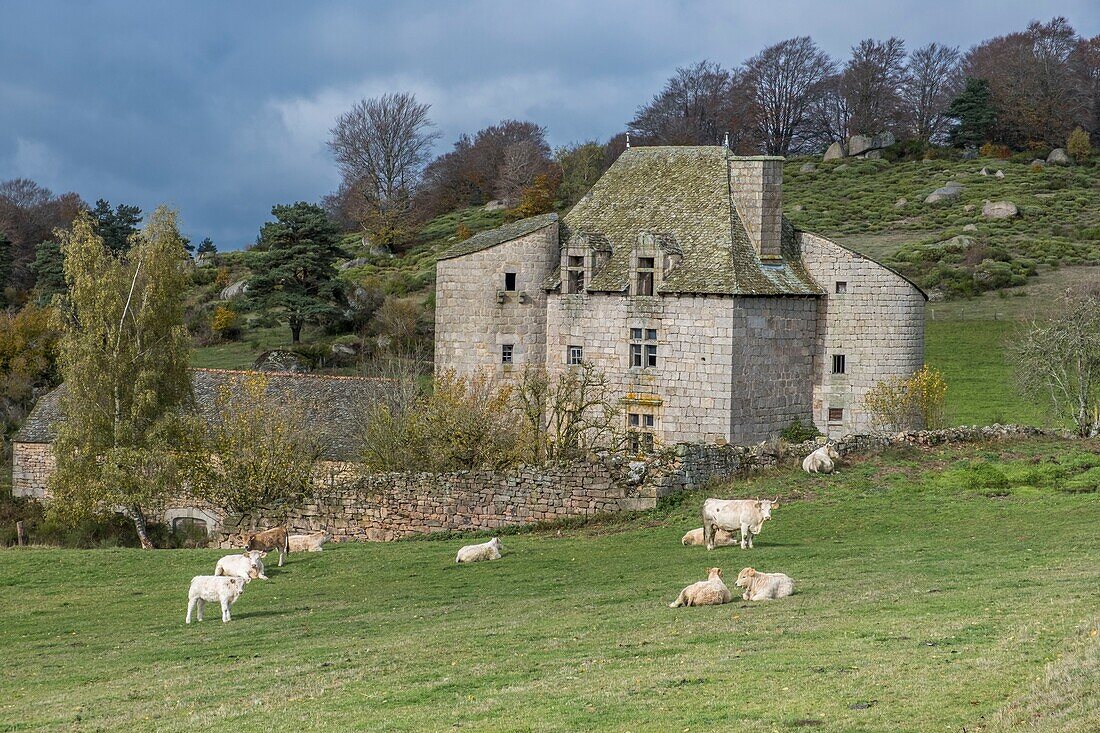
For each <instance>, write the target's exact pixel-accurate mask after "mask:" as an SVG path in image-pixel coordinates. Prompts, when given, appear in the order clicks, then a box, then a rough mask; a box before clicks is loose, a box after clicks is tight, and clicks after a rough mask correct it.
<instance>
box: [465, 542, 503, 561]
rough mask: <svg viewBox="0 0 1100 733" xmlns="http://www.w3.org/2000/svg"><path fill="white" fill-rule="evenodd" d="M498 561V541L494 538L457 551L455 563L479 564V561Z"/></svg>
mask: <svg viewBox="0 0 1100 733" xmlns="http://www.w3.org/2000/svg"><path fill="white" fill-rule="evenodd" d="M499 559H500V540H499V539H497V538H496V537H494V538H493V539H491V540H489V541H488V542H482V543H481V544H480V545H466V546H465V547H463V548H462V549H461V550H459V551H458V555H456V556H455V562H456V563H459V562H479V561H481V560H499Z"/></svg>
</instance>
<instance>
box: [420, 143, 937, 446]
mask: <svg viewBox="0 0 1100 733" xmlns="http://www.w3.org/2000/svg"><path fill="white" fill-rule="evenodd" d="M782 166H783V159H782V158H776V157H740V156H735V155H732V154H731V153H730V151H729V150H727V149H726V148H725V147H718V146H715V147H641V148H638V147H635V148H630V149H628V150H626V151H625V152H624V153H623V154H622V155H621V156H620V157H619V159H618V160H617V161H616V162H615V164H614V165H612V166H611V168H610V169H609V170H608V171H607V172H606V173H605V174H604V175H603V177H601V178H600V180H599V181H597V182H596V184H595V186H593V188H592V190H591V191H590V192H589V193H588V194H587V195H586V196H585V197H584V198H582V199H581V200H580V201H579V202H578V203H577V204H576V206H574V207H573V209H572V210H570V211H569V213H567V214H566V215H565V216H564V217H562V218H560V219H559V217H558V216H557V215H556V214H545V215H543V216H536V217H533V218H530V219H524V220H521V221H517V222H515V223H511V224H507V225H505V226H502V227H500V228H499V229H495V230H493V231H488V232H482V233H480V234H477V235H476V236H474V237H471V238H470V239H467V240H465V241H463V242H460V243H458V244H457V245H456V246H454V247H453V248H451V249H450V250H449V251H447V252H446V253H444V255H443V257H442V259H441V260H440V262H439V265H438V271H437V279H436V336H435V338H436V344H435V365H436V369H437V370H441V369H454V370H455V371H457V372H458V373H460V374H461V373H471V372H475V371H481V370H491V371H494V372H495V373H496V374H498V375H500V376H501V377H502V378H516V377H517V376H519V375H520V374H521V373H522V371H523V368H524V366H525V365H529V364H531V365H545V367H546V368H547V369H548V370H550V371H551V373H555V372H559V371H560V370H563V369H569V368H571V367H573V366H574V365H577V364H580V363H582V362H586V363H591V364H593V365H594V366H595V367H596V368H597V369H599V370H600V371H601V372H603V373H604V374H605V375H606V376H607V377H608V378H609V379H610V380H611V382H612V384H613V385H614V387H615V390H616V392H617V395H618V397H619V399H620V401H621V405H622V408H623V413H624V420H625V421H626V425H625V426H624V427H626V428H628V429H629V430H630V431H632V432H633V433H634V435H633V438H634V441H635V442H638V443H641V444H642V445H645V444H648V443H650V442H651V441H653V440H654V439H656V440H659V441H660V442H663V443H666V444H672V443H677V442H687V441H700V440H702V441H706V442H717V443H721V442H729V443H733V444H747V443H751V442H758V441H761V440H764V439H767V438H770V437H773V436H775V435H776V434H777V433H778V432H779V431H780V430H782V429H783V428H785V427H787V426H788V425H790V424H791V423H792V422H793V421H795V420H801V421H803V422H806V423H808V422H810V421H812V422H813V423H814V424H815V425H816V426H817V428H818V429H819V430H821V431H822V432H824V433H826V434H828V435H830V436H841V435H845V434H848V433H852V432H861V431H864V430H865V429H866V428H867V427H868V422H869V419H868V416H867V415H866V413H865V412H864V411H863V409H862V406H861V405H862V400H863V397H864V395H865V394H866V392H867V391H868V390H869V389H870V388H871V387H873V386H874V385H875V384H876V383H878V382H880V381H881V380H884V379H888V378H891V377H906V376H909V375H910V374H911V373H912V372H914V371H915V370H917V369H919V368H920V367H921V365H922V364H923V362H924V305H925V302H926V301H927V296H926V295H925V294H924V292H923V291H921V290H920V288H918V287H917V286H916V285H914V284H913V283H912V282H910V281H909V280H907V279H905V278H904V277H902V276H901V275H899V274H898V273H896V272H894V271H893V270H891V269H889V268H887V267H885V266H883V265H881V264H879V263H877V262H874V261H873V260H871V259H868V258H867V257H865V256H863V255H861V254H859V253H857V252H853V251H851V250H849V249H846V248H845V247H842V246H840V245H839V244H836V243H835V242H831V241H829V240H828V239H825V238H823V237H820V236H817V235H814V234H810V233H808V232H802V231H798V230H796V229H795V228H794V227H793V226H792V225H791V223H790V222H789V221H787V219H785V218H784V217H783V213H782V186H783V167H782Z"/></svg>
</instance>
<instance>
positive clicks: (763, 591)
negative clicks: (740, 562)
mask: <svg viewBox="0 0 1100 733" xmlns="http://www.w3.org/2000/svg"><path fill="white" fill-rule="evenodd" d="M735 585H736V586H737V587H738V588H744V589H745V592H744V593H743V594H742V595H741V599H742V600H745V601H770V600H771V599H773V598H786V597H787V596H789V595H790V594H791V593H794V581H793V580H791V578H790V576H789V575H784V574H783V573H761V572H758V571H756V570H753V569H752V568H745V569H744V570H742V571H741V572H740V573H738V575H737V582H736V583H735Z"/></svg>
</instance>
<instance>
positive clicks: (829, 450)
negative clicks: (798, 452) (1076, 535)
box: [802, 443, 840, 473]
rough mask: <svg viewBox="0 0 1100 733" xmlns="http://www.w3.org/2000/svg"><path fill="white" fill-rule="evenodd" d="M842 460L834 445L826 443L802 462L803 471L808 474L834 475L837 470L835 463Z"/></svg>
mask: <svg viewBox="0 0 1100 733" xmlns="http://www.w3.org/2000/svg"><path fill="white" fill-rule="evenodd" d="M838 460H840V454H839V453H837V452H836V447H835V446H834V445H833V444H832V443H826V444H825V445H823V446H821V447H820V448H818V449H817V450H815V451H814V452H813V453H811V454H810V455H808V456H806V458H805V459H803V461H802V470H803V471H805V472H806V473H832V472H833V471H835V470H836V464H835V463H834V461H838Z"/></svg>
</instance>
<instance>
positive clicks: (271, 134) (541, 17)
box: [0, 0, 1100, 249]
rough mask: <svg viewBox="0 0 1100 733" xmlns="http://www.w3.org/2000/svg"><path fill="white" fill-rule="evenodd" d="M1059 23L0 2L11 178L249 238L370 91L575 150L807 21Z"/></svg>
mask: <svg viewBox="0 0 1100 733" xmlns="http://www.w3.org/2000/svg"><path fill="white" fill-rule="evenodd" d="M1055 15H1065V16H1066V17H1068V18H1069V20H1070V22H1071V23H1072V24H1073V25H1074V27H1076V29H1077V31H1078V32H1079V33H1081V34H1083V35H1088V36H1092V35H1096V34H1097V33H1100V2H1097V0H1062V1H1061V2H1045V1H1044V0H994V1H992V2H970V3H968V2H965V1H964V0H950V1H945V0H920V2H882V1H881V0H876V1H874V2H870V1H866V2H865V1H862V0H855V1H851V0H850V1H848V2H843V3H840V2H838V3H829V2H824V1H823V0H805V1H804V2H785V1H783V0H767V1H766V2H761V1H759V0H753V1H752V2H741V1H735V0H725V1H724V2H645V1H643V0H634V1H633V2H598V0H587V1H577V2H573V1H571V0H570V1H558V0H555V1H554V2H547V1H546V0H543V1H542V2H521V1H520V0H505V1H502V2H462V3H460V2H452V1H449V0H448V1H443V0H440V1H438V2H423V1H420V0H403V1H402V2H387V3H382V2H323V1H320V0H310V1H309V2H306V1H304V0H303V1H300V2H277V1H274V0H259V1H255V2H245V1H243V0H236V1H233V2H225V1H224V0H212V1H209V2H207V1H199V0H188V1H187V2H183V1H179V0H177V1H176V2H154V1H153V0H128V1H125V2H123V1H121V0H120V1H118V2H106V1H102V2H76V1H75V0H73V1H72V2H48V1H46V0H26V1H24V0H0V180H6V179H8V178H15V177H26V178H31V179H33V180H35V181H37V182H39V183H40V184H42V185H45V186H48V187H49V188H51V189H53V190H54V192H55V193H60V192H64V191H70V190H72V191H76V192H77V193H79V194H80V195H81V196H83V197H84V198H85V199H86V200H87V201H89V202H92V201H94V200H95V199H97V198H106V199H108V200H110V201H111V202H113V203H119V202H124V203H133V204H137V205H139V206H141V207H142V209H144V210H150V209H151V208H153V207H155V206H156V205H158V204H160V203H167V204H169V205H171V206H174V207H176V208H178V209H179V210H180V212H181V217H182V221H183V227H184V231H185V233H186V234H188V235H189V236H190V237H192V239H193V240H194V241H198V240H199V239H201V238H202V237H204V236H210V237H212V238H213V239H214V241H215V242H216V243H217V244H218V246H219V248H221V249H229V248H237V247H240V246H242V245H244V244H246V243H248V242H250V241H252V240H253V239H255V236H256V233H257V231H258V229H259V226H260V224H261V223H263V222H264V221H265V220H267V219H268V218H270V209H271V206H272V205H273V204H276V203H286V202H292V201H297V200H306V201H316V200H318V199H319V198H320V196H322V195H324V194H325V193H327V192H329V191H331V190H333V189H334V188H335V187H336V185H337V183H338V176H337V173H336V169H335V166H334V165H333V162H332V160H331V158H330V156H329V154H328V151H327V149H326V148H325V140H326V138H327V134H328V129H329V128H330V127H331V125H332V122H333V119H334V118H335V117H336V116H337V115H338V114H340V113H341V112H343V111H344V110H346V109H347V108H348V107H350V106H351V104H353V103H354V102H355V101H357V100H358V99H360V98H362V97H370V96H374V95H377V94H381V93H383V92H386V91H404V90H410V91H413V92H415V93H416V95H417V97H418V98H419V99H420V100H421V101H423V102H427V103H429V104H431V106H432V109H431V116H432V118H433V120H434V121H435V122H436V124H437V126H438V128H439V131H440V132H441V133H442V138H441V139H440V142H439V148H438V149H439V151H444V150H446V149H449V147H450V145H451V143H453V141H454V139H455V138H456V137H457V136H458V135H459V134H461V133H463V132H474V131H476V130H477V129H479V128H481V127H484V126H485V125H487V124H491V123H493V122H496V121H498V120H501V119H506V118H518V119H529V120H533V121H536V122H538V123H540V124H543V125H545V126H546V127H547V130H548V132H549V137H550V141H551V143H552V144H553V145H561V144H565V143H569V142H573V141H578V140H584V139H588V138H593V137H595V138H607V137H608V136H610V135H613V134H615V133H616V132H619V131H620V130H622V129H623V127H624V126H625V123H626V122H627V121H628V120H629V119H630V118H631V117H632V115H633V112H634V110H635V109H636V108H637V107H638V106H639V105H640V104H642V103H644V102H646V101H647V100H648V99H649V98H650V97H652V95H653V94H654V93H655V92H656V91H657V90H658V89H659V88H660V87H661V85H662V84H663V82H664V80H665V79H666V78H667V77H668V76H669V75H670V74H671V73H672V72H673V71H674V70H675V68H676V67H677V66H682V65H685V64H689V63H692V62H694V61H697V60H699V59H703V58H709V59H712V60H715V61H718V62H720V63H722V64H723V65H726V66H733V65H736V64H738V63H740V62H741V61H743V60H745V59H746V58H747V57H749V56H751V55H753V54H754V53H756V52H757V51H758V50H760V49H761V48H763V47H764V46H766V45H768V44H771V43H774V42H776V41H779V40H782V39H784V38H789V37H791V36H797V35H806V34H808V35H811V36H813V38H814V39H815V40H816V41H817V42H818V43H819V44H820V45H821V46H822V47H823V48H824V49H825V50H826V51H828V52H829V53H831V54H833V55H834V56H836V57H843V56H845V55H846V54H847V52H848V49H849V47H850V46H852V45H853V44H855V43H857V42H858V41H859V40H860V39H863V38H868V37H875V38H885V37H888V36H891V35H897V36H900V37H901V38H903V39H904V40H905V41H906V43H907V44H908V47H909V48H913V47H917V46H920V45H923V44H925V43H927V42H929V41H933V40H934V41H938V42H940V43H947V44H951V45H958V46H962V47H963V48H964V49H965V48H967V47H969V46H970V45H972V44H974V43H976V42H978V41H981V40H982V39H984V38H988V37H990V36H994V35H1000V34H1004V33H1007V32H1011V31H1014V30H1019V29H1022V28H1023V27H1024V26H1025V25H1026V24H1027V22H1028V21H1030V20H1032V19H1041V20H1047V19H1049V18H1050V17H1052V16H1055Z"/></svg>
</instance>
